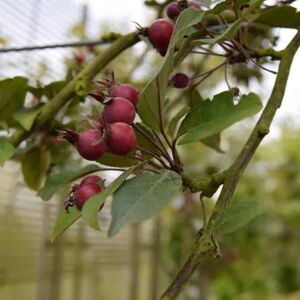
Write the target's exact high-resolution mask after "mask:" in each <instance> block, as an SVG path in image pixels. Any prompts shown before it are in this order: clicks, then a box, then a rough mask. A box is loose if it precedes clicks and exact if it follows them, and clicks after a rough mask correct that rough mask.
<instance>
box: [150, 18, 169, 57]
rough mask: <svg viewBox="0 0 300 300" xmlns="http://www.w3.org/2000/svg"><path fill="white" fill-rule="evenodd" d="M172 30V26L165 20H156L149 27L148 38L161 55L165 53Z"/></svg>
mask: <svg viewBox="0 0 300 300" xmlns="http://www.w3.org/2000/svg"><path fill="white" fill-rule="evenodd" d="M173 30H174V24H173V23H172V22H171V21H169V20H167V19H158V20H156V21H154V22H153V23H152V24H151V26H150V27H149V30H148V38H149V40H150V42H151V44H152V45H153V47H154V48H156V49H158V51H159V53H160V54H161V55H163V54H164V53H166V52H167V49H168V46H169V42H170V40H171V37H172V34H173ZM163 56H164V55H163Z"/></svg>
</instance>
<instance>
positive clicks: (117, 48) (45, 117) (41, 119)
mask: <svg viewBox="0 0 300 300" xmlns="http://www.w3.org/2000/svg"><path fill="white" fill-rule="evenodd" d="M138 41H139V37H138V34H137V32H133V33H130V34H127V35H124V36H122V37H120V38H119V39H117V40H116V41H115V42H114V43H113V44H112V45H111V46H109V47H108V48H107V49H106V50H105V51H104V52H102V53H100V54H99V55H98V56H97V57H96V58H95V59H94V61H93V62H91V63H90V64H89V65H87V66H86V67H85V68H84V69H83V70H82V71H81V72H80V73H79V74H78V75H77V76H76V77H75V78H74V79H73V80H71V81H70V82H68V83H67V84H66V86H65V87H64V88H63V89H62V90H61V91H60V92H59V93H57V94H56V95H55V96H54V97H53V98H52V99H51V100H50V101H49V102H48V103H47V104H46V105H45V106H44V107H43V109H42V111H41V113H40V114H39V115H38V116H37V119H36V121H35V124H34V126H33V128H32V129H31V130H30V131H26V130H24V129H22V128H21V127H20V128H18V129H17V130H16V131H15V132H14V134H13V135H12V136H11V139H10V142H11V143H12V144H13V145H14V146H18V145H19V144H20V143H21V142H22V141H23V140H24V139H25V138H27V137H28V136H30V134H31V133H32V132H34V131H36V130H37V129H38V128H42V127H44V126H46V125H47V123H49V122H50V121H51V120H52V119H53V118H54V117H55V115H56V113H57V112H58V111H59V110H60V109H61V108H62V107H63V106H64V105H65V104H66V103H67V102H68V101H69V100H70V99H71V98H72V97H73V96H74V95H75V94H76V89H77V87H78V85H79V84H84V82H87V81H89V80H91V79H93V78H94V77H95V76H96V75H97V74H98V73H99V72H100V71H101V70H102V69H103V68H104V67H106V66H107V65H108V64H109V63H110V62H111V61H112V60H113V59H114V58H115V57H117V56H118V55H119V54H120V53H122V52H123V51H125V50H126V49H128V48H129V47H131V46H133V45H134V44H136V43H137V42H138Z"/></svg>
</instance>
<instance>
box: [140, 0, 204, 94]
mask: <svg viewBox="0 0 300 300" xmlns="http://www.w3.org/2000/svg"><path fill="white" fill-rule="evenodd" d="M188 7H194V8H197V9H199V10H202V7H201V5H200V4H199V3H197V2H195V1H180V0H179V1H176V2H172V3H170V4H169V5H168V6H167V7H166V14H167V16H168V17H169V18H170V19H171V20H173V21H175V20H176V19H177V17H178V16H179V15H180V13H181V12H182V11H183V10H184V9H186V8H188ZM173 31H174V23H173V22H171V21H170V20H168V19H158V20H156V21H154V22H153V23H152V24H151V25H150V26H149V27H147V28H145V29H144V30H143V32H144V33H145V35H146V36H147V37H148V39H149V41H150V42H151V44H152V46H153V47H154V48H155V49H156V50H157V51H158V53H159V54H160V55H161V56H165V55H166V53H167V51H168V46H169V43H170V40H171V37H172V34H173ZM169 83H170V85H171V86H173V87H176V88H180V89H182V88H186V87H187V86H188V85H189V83H190V78H189V77H188V76H187V75H186V74H184V73H177V74H175V75H174V76H173V77H172V78H171V79H170V80H169Z"/></svg>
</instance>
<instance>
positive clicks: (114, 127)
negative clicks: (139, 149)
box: [106, 122, 136, 155]
mask: <svg viewBox="0 0 300 300" xmlns="http://www.w3.org/2000/svg"><path fill="white" fill-rule="evenodd" d="M106 131H107V132H106V144H107V146H108V148H109V150H110V151H111V152H112V153H114V154H119V155H125V154H128V153H129V152H131V151H132V150H133V149H134V147H135V144H136V136H135V132H134V130H133V128H132V127H131V126H130V125H128V124H126V123H121V122H119V123H114V124H111V125H108V126H107V130H106Z"/></svg>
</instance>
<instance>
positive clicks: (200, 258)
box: [161, 30, 300, 300]
mask: <svg viewBox="0 0 300 300" xmlns="http://www.w3.org/2000/svg"><path fill="white" fill-rule="evenodd" d="M299 45H300V30H298V32H297V34H296V35H295V37H294V38H293V39H292V41H291V42H290V43H289V45H288V46H287V48H286V49H285V50H283V52H282V58H281V62H280V65H279V70H278V75H277V78H276V81H275V84H274V87H273V91H272V94H271V96H270V98H269V100H268V103H267V105H266V107H265V108H264V110H263V112H262V114H261V116H260V118H259V120H258V121H257V123H256V126H255V128H254V129H253V131H252V133H251V134H250V137H249V139H248V141H247V142H246V144H245V145H244V147H243V148H242V150H241V152H240V154H239V155H238V157H237V158H236V160H235V161H234V163H233V164H232V166H231V167H230V169H229V170H228V171H227V174H226V179H225V182H224V186H223V188H222V191H221V194H220V196H219V198H218V201H217V203H216V205H215V207H214V210H213V212H212V214H211V217H210V219H209V222H208V225H207V228H206V229H205V230H204V232H203V233H202V235H201V236H200V237H199V238H198V240H197V242H196V245H195V247H194V250H193V252H192V254H191V255H190V257H189V258H188V260H187V261H186V263H185V264H184V265H183V267H182V268H181V269H180V271H179V273H178V274H177V276H176V277H175V279H174V280H173V282H172V283H171V284H170V286H169V287H168V288H167V290H166V291H165V293H164V294H163V295H162V296H161V300H172V299H175V298H176V297H177V296H178V294H179V293H180V292H181V290H182V289H183V287H184V284H185V283H186V282H187V281H188V280H189V278H190V277H191V276H192V274H193V272H194V270H195V268H196V267H197V266H198V265H199V264H201V263H202V262H204V261H206V260H207V259H208V258H211V257H214V256H215V257H216V256H217V254H218V245H217V244H216V242H215V241H214V238H213V230H214V225H215V224H216V222H217V221H218V220H219V219H220V217H221V216H222V214H223V213H224V211H225V210H226V208H227V207H228V205H229V203H230V200H231V198H232V195H233V193H234V191H235V188H236V186H237V184H238V181H239V179H240V177H241V175H242V173H243V171H244V170H245V168H246V167H247V165H248V163H249V162H250V160H251V158H252V157H253V155H254V153H255V151H256V149H257V147H258V146H259V144H260V142H261V141H262V139H263V138H264V137H265V136H266V135H267V134H268V133H269V129H270V126H271V123H272V121H273V119H274V116H275V114H276V111H277V109H278V108H279V107H280V105H281V102H282V99H283V96H284V93H285V89H286V84H287V80H288V77H289V72H290V67H291V64H292V61H293V58H294V56H295V53H296V52H297V49H298V48H299Z"/></svg>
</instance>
